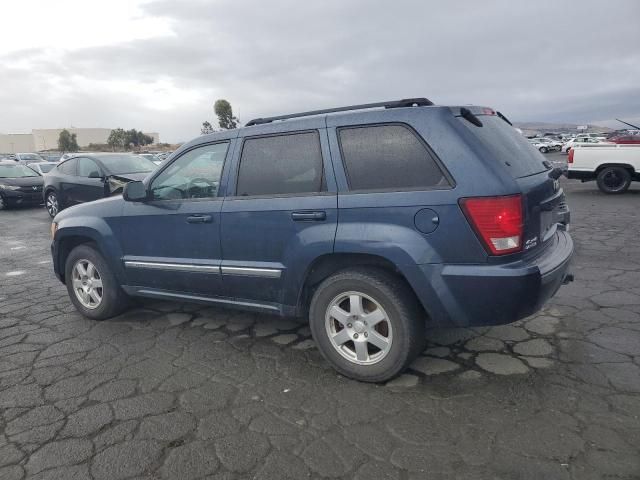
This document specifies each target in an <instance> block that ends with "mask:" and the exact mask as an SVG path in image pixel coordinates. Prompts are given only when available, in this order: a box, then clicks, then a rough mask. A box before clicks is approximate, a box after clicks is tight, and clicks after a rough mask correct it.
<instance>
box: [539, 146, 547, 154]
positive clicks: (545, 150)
mask: <svg viewBox="0 0 640 480" xmlns="http://www.w3.org/2000/svg"><path fill="white" fill-rule="evenodd" d="M547 152H548V150H547V147H540V153H547Z"/></svg>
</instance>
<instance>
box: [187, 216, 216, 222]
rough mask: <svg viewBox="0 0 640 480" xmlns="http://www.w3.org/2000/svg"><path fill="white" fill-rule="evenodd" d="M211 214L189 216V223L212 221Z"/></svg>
mask: <svg viewBox="0 0 640 480" xmlns="http://www.w3.org/2000/svg"><path fill="white" fill-rule="evenodd" d="M212 220H213V219H212V218H211V215H191V216H190V217H187V223H211V222H212Z"/></svg>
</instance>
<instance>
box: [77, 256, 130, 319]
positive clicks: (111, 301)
mask: <svg viewBox="0 0 640 480" xmlns="http://www.w3.org/2000/svg"><path fill="white" fill-rule="evenodd" d="M84 262H89V263H90V264H91V265H93V267H94V269H93V271H94V272H97V277H99V278H96V275H95V274H92V273H91V269H90V268H87V264H86V263H84ZM77 264H81V265H83V267H84V268H85V270H86V271H87V274H88V275H87V277H88V278H87V279H85V280H86V281H87V285H86V286H87V287H88V289H89V291H91V289H92V284H93V290H95V291H94V294H96V295H97V296H99V297H100V302H96V301H95V299H94V298H93V297H94V296H93V295H89V294H87V295H86V298H85V300H82V299H81V298H80V297H81V294H76V288H78V287H80V288H82V289H84V287H83V286H82V280H83V278H82V277H81V278H80V279H79V280H80V284H79V283H77V281H76V279H75V278H74V275H77V274H78V273H79V272H78V271H76V272H74V269H75V268H76V265H77ZM64 272H65V282H66V284H67V292H68V293H69V298H70V299H71V302H72V303H73V305H74V306H75V307H76V309H77V310H78V311H79V312H80V313H81V314H82V315H84V316H85V317H88V318H91V319H93V320H105V319H107V318H110V317H113V316H115V315H118V314H119V313H121V312H122V311H124V310H125V309H126V308H127V305H128V303H129V297H128V296H127V295H126V294H125V293H124V292H123V291H122V289H121V288H120V285H118V282H117V281H116V278H115V276H114V275H113V273H112V271H111V269H110V268H109V265H108V264H107V262H106V260H105V259H104V257H103V256H102V254H101V253H100V252H98V251H97V250H96V249H95V248H94V247H93V246H92V245H91V244H83V245H79V246H77V247H75V248H74V249H73V250H71V253H69V256H68V257H67V261H66V263H65V269H64ZM89 280H90V281H89ZM97 280H100V281H101V285H102V287H96V286H95V285H97V283H98V282H97ZM94 282H95V283H94ZM87 298H88V299H89V302H86V299H87ZM90 303H93V304H94V305H93V306H91V305H88V304H90Z"/></svg>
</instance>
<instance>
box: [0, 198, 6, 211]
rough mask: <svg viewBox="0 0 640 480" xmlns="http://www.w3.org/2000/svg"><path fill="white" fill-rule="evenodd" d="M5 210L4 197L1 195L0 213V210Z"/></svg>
mask: <svg viewBox="0 0 640 480" xmlns="http://www.w3.org/2000/svg"><path fill="white" fill-rule="evenodd" d="M6 209H7V204H6V202H5V200H4V197H3V196H2V195H0V212H1V211H2V210H6Z"/></svg>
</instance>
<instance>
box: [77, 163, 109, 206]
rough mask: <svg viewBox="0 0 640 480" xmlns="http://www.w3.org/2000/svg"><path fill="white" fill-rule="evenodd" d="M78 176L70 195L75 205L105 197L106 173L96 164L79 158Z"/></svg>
mask: <svg viewBox="0 0 640 480" xmlns="http://www.w3.org/2000/svg"><path fill="white" fill-rule="evenodd" d="M77 174H78V176H77V178H76V183H75V185H74V186H73V187H72V189H71V193H70V195H71V197H72V200H73V203H83V202H91V201H93V200H97V199H99V198H103V197H104V196H105V184H104V173H103V172H102V170H101V168H100V167H99V166H98V164H97V163H96V162H94V161H93V160H92V159H90V158H86V157H79V158H78V167H77Z"/></svg>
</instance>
